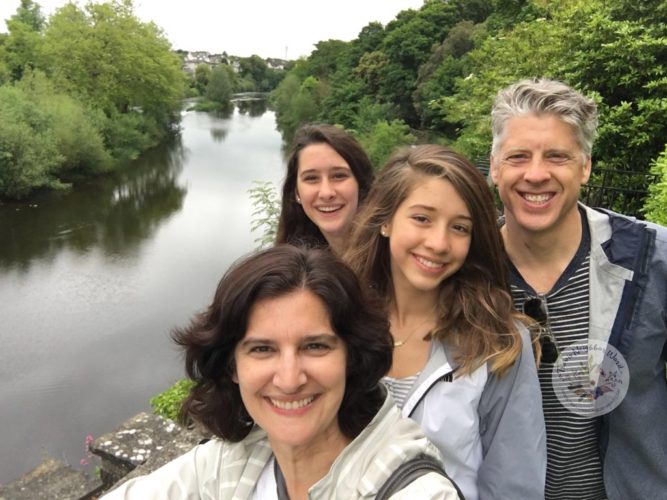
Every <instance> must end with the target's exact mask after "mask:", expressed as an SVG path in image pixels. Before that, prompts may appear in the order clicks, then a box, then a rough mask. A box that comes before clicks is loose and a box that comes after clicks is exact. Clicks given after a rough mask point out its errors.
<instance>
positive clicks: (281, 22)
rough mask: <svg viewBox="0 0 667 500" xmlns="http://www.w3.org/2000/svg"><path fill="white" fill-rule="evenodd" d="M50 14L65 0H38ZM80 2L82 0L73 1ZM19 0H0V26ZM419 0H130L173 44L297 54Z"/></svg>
mask: <svg viewBox="0 0 667 500" xmlns="http://www.w3.org/2000/svg"><path fill="white" fill-rule="evenodd" d="M37 3H38V4H39V5H40V6H41V8H42V13H44V14H45V15H46V16H49V15H51V14H52V13H53V12H54V11H55V10H56V9H57V8H59V7H62V6H63V5H65V4H66V3H67V1H66V0H41V1H37ZM74 3H77V4H79V5H83V4H84V3H85V2H81V1H77V2H74ZM20 4H21V2H20V0H0V20H2V21H0V31H3V32H5V31H7V28H6V26H5V24H4V20H5V19H8V18H9V17H11V16H12V15H13V14H14V13H15V12H16V9H17V7H18V6H19V5H20ZM422 4H423V0H281V1H279V0H234V1H232V0H134V7H135V14H136V15H137V16H138V17H139V18H140V19H141V20H142V21H154V22H155V23H156V24H157V25H158V26H160V27H161V28H162V29H163V30H164V32H165V34H166V36H167V38H168V39H169V40H170V41H171V43H172V46H173V47H174V48H175V49H182V50H191V51H192V50H206V51H208V52H212V53H220V52H223V51H226V52H227V53H228V54H230V55H236V56H242V57H247V56H250V55H253V54H257V55H259V56H261V57H280V58H285V57H287V58H288V59H296V58H298V57H300V56H308V55H309V54H310V53H311V52H312V51H313V50H314V48H315V47H314V44H315V43H317V42H318V41H320V40H329V39H337V40H345V41H348V40H353V39H355V38H357V36H358V34H359V32H360V31H361V29H362V28H363V27H364V26H366V25H367V24H368V23H369V22H371V21H379V22H381V23H382V24H383V25H386V24H387V23H388V22H389V21H391V20H392V19H394V18H395V17H396V14H398V13H399V12H400V11H401V10H404V9H410V8H412V9H418V8H419V7H421V5H422Z"/></svg>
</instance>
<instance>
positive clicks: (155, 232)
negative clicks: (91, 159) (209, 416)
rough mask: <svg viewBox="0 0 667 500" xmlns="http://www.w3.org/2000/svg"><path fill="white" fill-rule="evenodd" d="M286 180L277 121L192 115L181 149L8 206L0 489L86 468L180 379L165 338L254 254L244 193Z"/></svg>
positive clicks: (3, 229)
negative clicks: (88, 454)
mask: <svg viewBox="0 0 667 500" xmlns="http://www.w3.org/2000/svg"><path fill="white" fill-rule="evenodd" d="M213 129H216V130H217V129H221V130H224V131H225V138H224V141H221V142H218V141H216V140H215V139H214V138H213V135H212V133H211V130H213ZM283 171H284V159H283V156H282V152H281V137H280V134H279V133H278V131H277V130H276V122H275V115H274V114H273V113H272V112H270V111H269V112H267V113H264V114H263V115H262V116H261V117H250V116H249V115H248V114H241V113H240V112H235V113H233V114H232V115H231V116H229V117H224V116H220V115H215V114H212V113H203V112H194V111H183V113H182V122H181V139H180V141H177V142H174V143H172V144H169V145H167V146H164V147H161V148H158V149H155V150H153V151H151V152H149V153H147V154H145V155H142V157H141V158H140V159H139V161H137V162H134V163H132V164H131V165H129V166H128V168H127V169H123V171H122V172H119V173H117V174H116V175H115V176H114V177H108V178H105V179H103V180H99V181H95V182H90V183H89V184H86V185H79V186H77V188H76V189H75V190H74V191H72V192H70V193H63V194H60V195H49V196H41V197H39V198H36V199H32V200H31V201H30V204H31V205H32V206H31V205H30V204H28V203H24V204H14V205H11V206H10V205H7V204H5V205H2V206H0V318H1V319H2V321H1V322H0V339H1V340H2V349H0V401H2V409H1V410H0V416H1V417H0V421H2V423H3V424H4V425H2V426H0V450H1V451H4V450H16V452H15V453H0V482H3V483H4V482H7V481H10V480H13V479H15V478H17V477H18V476H19V475H20V474H21V473H24V472H26V471H28V470H30V469H32V468H33V467H35V466H36V465H37V464H39V463H40V461H41V458H42V457H43V456H44V455H45V454H50V455H52V456H56V457H61V458H63V459H65V460H66V461H68V462H69V463H70V464H73V465H76V464H78V463H79V460H80V459H81V458H83V456H82V455H83V439H84V437H85V435H86V434H88V433H90V434H92V435H94V436H99V435H100V434H102V433H105V432H109V431H110V430H112V429H113V428H114V427H115V426H117V425H118V424H119V423H120V422H122V421H124V420H125V419H127V418H129V417H130V416H132V415H135V414H136V413H138V412H139V411H145V410H150V409H149V407H148V400H149V399H150V397H151V396H153V395H154V394H156V393H157V392H159V391H162V390H164V389H165V388H166V387H167V386H168V385H170V384H171V383H173V382H174V381H175V380H176V379H178V378H181V377H182V376H183V368H182V367H183V364H182V360H181V359H180V356H179V355H178V352H177V351H176V350H175V347H174V345H173V343H172V342H171V340H170V339H169V332H170V331H171V330H172V329H173V327H174V326H181V325H184V324H186V322H187V321H188V320H189V318H190V317H191V316H192V314H193V313H195V312H196V311H198V310H200V309H201V308H202V307H203V306H205V304H207V303H209V302H210V300H211V296H212V291H213V290H214V289H215V285H216V284H217V282H218V280H219V279H220V276H221V275H222V273H223V272H224V271H225V270H226V269H227V267H228V266H229V264H231V263H232V262H233V261H234V260H236V259H238V258H239V257H240V256H241V255H243V254H245V253H246V252H248V251H250V250H252V248H253V247H254V238H255V236H256V234H252V232H251V230H250V228H251V218H252V211H253V206H252V203H251V200H250V199H249V197H248V194H247V190H248V189H249V188H250V187H251V186H252V185H253V181H270V182H272V183H274V184H276V185H279V184H280V182H281V177H282V175H283ZM2 354H4V356H3V355H2ZM0 496H1V495H0Z"/></svg>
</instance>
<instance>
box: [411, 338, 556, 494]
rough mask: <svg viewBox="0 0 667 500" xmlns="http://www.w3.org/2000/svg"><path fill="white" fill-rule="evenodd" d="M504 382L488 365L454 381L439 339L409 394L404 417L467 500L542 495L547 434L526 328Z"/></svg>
mask: <svg viewBox="0 0 667 500" xmlns="http://www.w3.org/2000/svg"><path fill="white" fill-rule="evenodd" d="M519 328H520V331H521V338H522V341H523V348H522V352H521V354H520V356H519V357H518V358H517V360H516V361H515V363H514V365H513V367H512V368H511V369H510V370H509V371H508V372H507V373H505V375H503V376H502V377H497V376H495V375H493V374H491V373H489V370H488V366H487V365H486V364H484V365H482V366H480V367H479V368H478V369H476V370H475V371H473V372H472V373H470V374H468V375H465V376H462V377H453V376H452V372H453V370H454V366H452V364H450V362H449V360H448V359H447V353H446V351H445V348H444V346H443V344H442V343H441V342H433V347H432V350H431V355H430V357H429V360H428V362H427V363H426V366H425V367H424V369H423V370H422V372H421V373H420V375H419V378H418V379H417V382H416V383H415V384H414V385H413V388H412V390H411V392H410V393H409V394H408V396H407V398H406V400H405V405H404V406H403V415H404V416H409V417H411V418H413V419H415V420H416V421H417V422H419V425H420V426H421V428H422V430H423V431H424V433H425V434H426V436H427V437H428V438H429V439H430V440H431V441H432V442H433V443H434V444H435V445H436V446H437V447H438V449H439V450H440V453H441V454H442V455H443V460H444V465H445V470H446V471H447V473H448V474H449V476H450V477H451V478H452V479H453V480H454V481H455V482H456V484H457V485H458V486H459V488H461V491H462V493H463V495H464V496H465V498H466V500H477V499H482V500H488V499H503V500H507V499H521V500H533V499H542V498H544V481H545V475H546V431H545V428H544V416H543V413H542V393H541V391H540V384H539V380H538V378H537V368H536V366H535V361H534V358H533V352H532V347H531V343H530V340H529V335H528V331H527V330H526V329H525V327H523V326H519Z"/></svg>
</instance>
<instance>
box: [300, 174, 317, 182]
mask: <svg viewBox="0 0 667 500" xmlns="http://www.w3.org/2000/svg"><path fill="white" fill-rule="evenodd" d="M301 180H302V181H303V182H317V176H316V175H307V176H305V177H302V178H301Z"/></svg>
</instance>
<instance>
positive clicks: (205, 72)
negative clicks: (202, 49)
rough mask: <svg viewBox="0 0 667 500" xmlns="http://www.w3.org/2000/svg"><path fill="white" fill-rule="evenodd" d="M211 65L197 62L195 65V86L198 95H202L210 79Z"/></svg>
mask: <svg viewBox="0 0 667 500" xmlns="http://www.w3.org/2000/svg"><path fill="white" fill-rule="evenodd" d="M211 73H212V70H211V66H209V65H208V64H197V66H196V67H195V88H196V89H197V91H198V92H199V95H204V93H205V92H206V87H207V86H208V82H209V81H210V80H211Z"/></svg>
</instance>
